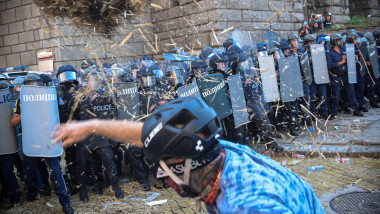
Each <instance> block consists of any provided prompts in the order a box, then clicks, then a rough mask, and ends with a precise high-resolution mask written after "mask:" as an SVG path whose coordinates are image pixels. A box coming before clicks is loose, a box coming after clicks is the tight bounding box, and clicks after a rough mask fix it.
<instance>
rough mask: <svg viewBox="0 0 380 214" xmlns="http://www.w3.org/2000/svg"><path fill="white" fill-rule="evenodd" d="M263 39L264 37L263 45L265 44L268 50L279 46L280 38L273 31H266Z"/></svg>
mask: <svg viewBox="0 0 380 214" xmlns="http://www.w3.org/2000/svg"><path fill="white" fill-rule="evenodd" d="M264 37H265V43H266V44H267V49H268V50H270V49H272V48H274V47H277V46H278V45H280V42H281V38H280V36H279V35H278V34H277V33H275V32H273V31H267V32H265V34H264Z"/></svg>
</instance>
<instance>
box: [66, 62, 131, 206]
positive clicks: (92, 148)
mask: <svg viewBox="0 0 380 214" xmlns="http://www.w3.org/2000/svg"><path fill="white" fill-rule="evenodd" d="M83 78H84V83H85V84H84V85H82V88H81V90H80V93H81V94H80V95H77V96H75V97H74V98H72V99H71V101H70V104H69V107H70V109H71V110H72V111H74V118H75V119H77V120H87V119H91V118H99V119H101V118H103V119H114V117H115V106H114V104H113V98H112V96H113V94H112V93H110V92H109V91H107V90H105V87H104V81H105V77H104V76H102V75H101V73H100V70H99V68H98V67H97V66H96V65H92V66H90V68H87V69H85V70H84V72H83ZM76 106H77V107H76ZM75 107H76V108H75ZM91 153H92V154H94V153H96V154H97V155H98V156H93V157H94V158H100V160H101V162H102V163H103V165H104V167H105V169H106V170H105V172H106V176H107V178H108V180H109V182H111V185H112V189H113V191H114V192H115V197H116V198H124V194H123V193H122V191H121V189H120V188H119V184H118V182H119V180H118V177H117V169H116V164H115V162H114V160H113V152H112V148H111V145H110V141H109V139H107V138H103V137H99V136H97V135H92V136H90V137H89V138H87V139H86V140H85V142H84V143H83V144H82V145H80V146H77V148H76V158H77V162H78V169H77V177H78V183H79V186H80V187H79V193H80V196H79V198H80V200H81V201H88V200H89V197H88V193H87V187H86V182H87V171H86V168H87V166H88V161H89V158H90V155H91ZM98 179H99V178H98V177H95V183H98V182H99V180H98Z"/></svg>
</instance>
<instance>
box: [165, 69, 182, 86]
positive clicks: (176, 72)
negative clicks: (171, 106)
mask: <svg viewBox="0 0 380 214" xmlns="http://www.w3.org/2000/svg"><path fill="white" fill-rule="evenodd" d="M166 77H167V78H168V79H169V81H170V83H171V84H172V85H173V86H180V85H183V84H185V77H184V75H183V72H182V71H181V69H180V68H179V67H178V66H169V67H168V68H167V71H166Z"/></svg>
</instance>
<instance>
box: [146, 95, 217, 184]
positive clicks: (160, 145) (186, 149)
mask: <svg viewBox="0 0 380 214" xmlns="http://www.w3.org/2000/svg"><path fill="white" fill-rule="evenodd" d="M221 135H222V126H221V122H220V120H219V118H218V116H217V114H216V112H215V111H214V110H213V109H212V108H211V107H209V106H208V105H207V104H206V103H205V102H204V101H203V100H202V99H201V98H196V97H184V98H178V99H175V100H172V101H170V102H168V103H167V104H166V105H163V106H160V107H159V108H158V109H157V110H155V111H154V112H153V113H152V114H150V115H149V116H148V117H147V119H146V120H145V122H144V125H143V128H142V134H141V141H142V142H143V151H144V154H145V157H146V158H147V160H148V161H151V162H153V163H156V164H157V165H160V167H161V168H162V169H158V170H157V174H156V175H155V177H156V178H161V177H167V176H170V178H172V180H173V181H174V182H175V183H176V184H177V185H179V186H180V187H182V186H187V187H188V185H189V178H188V176H184V177H185V179H184V180H181V179H180V178H178V177H177V175H180V174H183V173H184V174H185V175H189V174H190V172H191V171H193V170H196V169H200V168H202V167H204V166H205V165H207V164H208V163H210V162H211V161H213V160H214V159H215V158H216V157H218V156H219V154H220V152H221V149H220V145H219V143H218V141H217V139H218V138H219V137H220V136H221ZM175 159H186V160H185V161H183V162H180V163H178V161H175ZM173 161H175V162H176V163H173ZM193 161H195V163H197V164H195V165H193V166H191V167H190V165H191V163H192V162H193ZM180 165H182V169H183V170H173V171H172V170H171V169H178V168H179V167H178V166H180ZM176 166H177V167H176ZM186 177H187V178H186Z"/></svg>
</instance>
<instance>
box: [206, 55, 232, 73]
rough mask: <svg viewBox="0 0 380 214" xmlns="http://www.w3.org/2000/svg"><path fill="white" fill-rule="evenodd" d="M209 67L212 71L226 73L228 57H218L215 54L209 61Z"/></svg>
mask: <svg viewBox="0 0 380 214" xmlns="http://www.w3.org/2000/svg"><path fill="white" fill-rule="evenodd" d="M210 67H211V68H213V69H214V70H218V71H221V72H227V71H228V57H227V56H226V55H223V54H222V55H218V54H215V55H214V56H212V57H211V59H210Z"/></svg>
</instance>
